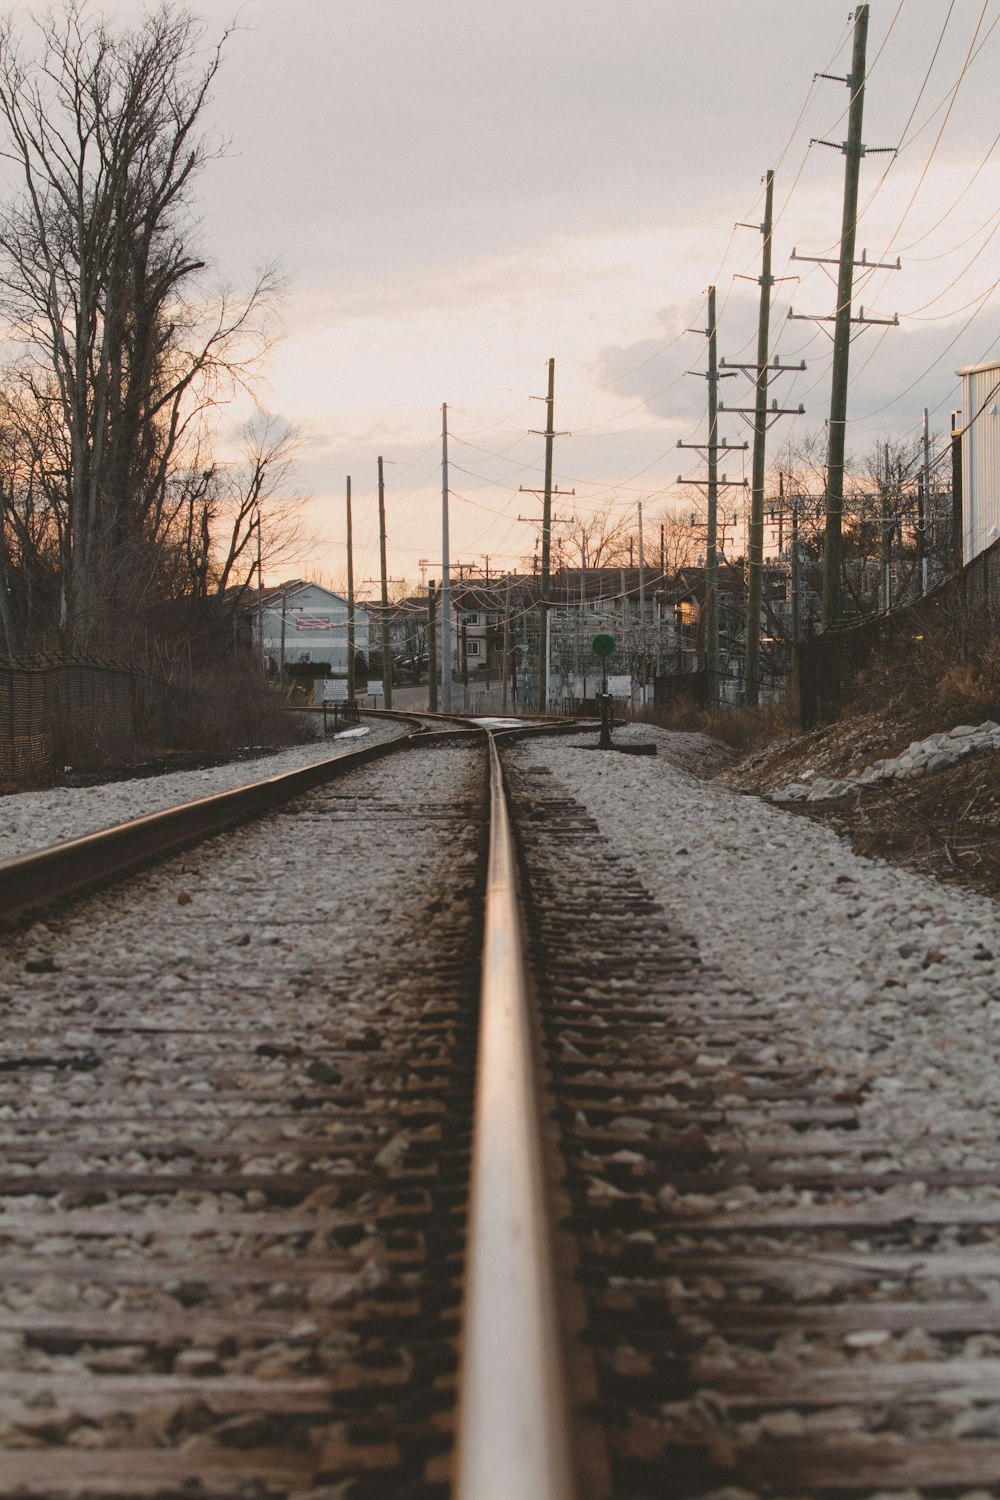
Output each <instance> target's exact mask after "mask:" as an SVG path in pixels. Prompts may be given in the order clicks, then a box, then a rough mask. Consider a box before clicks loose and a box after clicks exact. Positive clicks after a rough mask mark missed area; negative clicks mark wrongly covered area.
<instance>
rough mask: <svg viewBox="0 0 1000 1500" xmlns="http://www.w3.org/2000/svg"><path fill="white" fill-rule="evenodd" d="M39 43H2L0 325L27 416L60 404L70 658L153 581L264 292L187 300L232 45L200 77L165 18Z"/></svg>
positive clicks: (45, 29)
mask: <svg viewBox="0 0 1000 1500" xmlns="http://www.w3.org/2000/svg"><path fill="white" fill-rule="evenodd" d="M35 28H36V37H37V41H38V46H37V49H36V51H35V53H34V54H33V55H32V56H31V57H30V58H28V57H26V55H25V49H24V46H23V44H22V42H21V40H20V38H19V37H18V35H17V34H16V33H15V30H14V26H13V22H12V21H11V20H10V19H9V18H8V19H7V20H6V21H4V22H3V23H2V24H0V131H2V133H3V136H4V137H5V140H4V153H3V154H4V155H6V157H7V158H8V159H9V160H12V161H13V162H14V163H15V164H16V166H17V168H18V170H19V173H20V175H21V178H22V182H23V188H22V191H21V194H20V196H19V198H18V199H17V200H16V201H14V202H13V203H11V204H9V205H8V206H6V207H4V208H3V209H0V310H2V311H3V312H4V313H5V314H6V315H7V317H8V319H9V320H10V322H11V324H12V327H13V331H14V335H15V337H17V338H19V339H20V341H21V343H22V347H23V355H22V360H21V366H20V368H21V372H22V378H23V380H24V381H25V383H26V385H27V387H28V389H29V390H30V391H31V393H32V395H33V397H34V399H35V402H36V404H37V403H38V402H39V401H40V400H42V399H43V398H44V399H45V400H47V401H49V402H50V403H51V398H52V397H53V396H54V397H55V398H56V405H55V406H54V407H53V406H52V405H51V404H50V406H49V408H48V410H49V422H50V425H53V426H58V428H59V429H60V430H59V432H58V434H56V436H57V446H61V447H63V448H64V449H65V472H64V475H63V498H62V508H63V510H64V552H65V555H64V563H65V575H64V583H65V621H66V625H67V627H68V635H69V639H70V640H71V641H72V642H73V644H75V645H77V646H80V645H85V644H92V643H94V642H96V641H106V640H107V639H108V637H109V633H110V632H112V631H113V623H114V621H115V620H116V618H120V617H121V613H122V610H123V609H125V610H129V609H134V608H135V606H136V604H137V602H138V601H137V599H136V595H135V583H136V580H137V579H149V578H150V577H151V576H153V575H155V573H156V567H155V562H154V561H153V560H154V559H155V556H156V553H157V551H158V549H160V548H162V547H164V546H165V545H166V544H167V539H168V537H169V535H170V532H171V528H172V527H173V526H174V525H175V523H176V519H177V514H178V511H179V509H180V508H181V506H182V503H183V502H182V501H181V500H180V499H179V498H178V496H177V494H176V485H174V484H173V483H172V480H173V477H174V475H175V471H176V469H177V468H178V467H183V464H182V462H181V455H182V454H183V452H184V447H185V444H186V443H188V442H190V441H191V440H192V439H193V438H194V437H195V434H196V432H197V429H198V425H199V422H200V420H201V418H202V416H203V415H204V412H205V409H206V406H208V405H211V403H213V402H214V401H215V400H217V399H218V398H219V394H220V382H221V381H222V380H223V379H225V380H228V381H230V382H232V381H234V380H237V381H238V380H240V379H241V378H242V377H243V375H244V373H245V370H246V368H247V366H246V361H247V360H249V359H251V358H252V357H253V355H254V354H257V353H259V352H260V344H259V342H258V341H257V339H256V337H255V335H257V334H258V333H259V330H258V329H256V328H255V326H254V325H255V323H256V320H257V316H258V314H259V313H261V312H262V310H263V307H264V304H265V302H266V300H267V298H268V296H269V294H270V293H271V291H272V290H273V289H274V286H275V280H274V277H273V274H272V273H265V274H264V275H263V276H262V277H261V278H260V280H259V281H258V284H257V285H256V286H255V287H254V288H253V290H252V291H251V293H250V294H249V296H248V297H246V298H244V299H243V300H242V301H238V302H234V301H233V299H232V298H231V297H230V296H229V295H228V294H226V293H224V292H223V293H219V294H217V295H216V296H214V297H211V298H206V297H205V296H204V295H202V296H199V294H198V287H199V279H198V273H199V272H201V271H202V270H203V265H202V262H201V261H200V260H199V259H198V257H197V254H196V252H195V251H193V250H192V248H191V246H190V244H189V239H188V225H187V221H186V211H187V208H188V206H189V202H190V194H191V188H192V183H193V181H194V179H195V177H196V175H197V173H198V171H199V169H200V168H201V167H202V166H203V165H204V163H205V162H206V160H208V159H209V157H210V155H211V154H212V152H213V149H214V148H213V147H212V146H211V145H210V144H209V143H208V142H207V141H206V138H205V136H204V135H203V134H201V133H200V120H201V116H202V114H203V111H204V108H205V104H206V101H207V99H208V95H209V90H210V88H211V85H212V82H213V80H214V78H215V76H216V73H217V71H218V68H219V66H220V62H221V49H222V47H223V45H224V44H225V41H226V37H227V35H228V33H226V34H225V35H223V37H222V39H221V41H220V43H219V44H218V46H217V47H216V48H215V49H214V50H212V51H211V52H210V53H209V55H208V61H207V62H203V61H201V60H200V59H199V48H200V42H201V34H200V31H199V28H198V26H197V25H196V23H195V21H194V20H193V18H192V16H191V15H190V13H188V12H187V11H186V10H184V9H182V8H180V7H179V6H178V5H177V4H176V3H174V0H164V3H162V4H161V5H160V6H159V7H158V8H157V9H156V10H155V11H153V12H151V13H150V14H149V15H147V16H146V17H145V18H144V19H143V20H142V21H140V22H139V23H138V24H137V25H136V26H135V27H134V28H133V29H131V30H127V31H126V30H122V31H119V32H115V31H113V30H112V29H111V27H110V26H109V24H108V23H107V22H106V21H104V20H103V19H100V18H98V19H94V20H92V19H90V12H89V8H88V7H87V6H86V4H84V3H82V0H67V3H66V4H65V6H64V7H63V9H62V10H61V11H58V12H56V13H55V14H49V15H48V16H46V17H45V18H44V19H42V20H39V21H37V22H36V23H35ZM58 503H59V502H56V504H57V507H58Z"/></svg>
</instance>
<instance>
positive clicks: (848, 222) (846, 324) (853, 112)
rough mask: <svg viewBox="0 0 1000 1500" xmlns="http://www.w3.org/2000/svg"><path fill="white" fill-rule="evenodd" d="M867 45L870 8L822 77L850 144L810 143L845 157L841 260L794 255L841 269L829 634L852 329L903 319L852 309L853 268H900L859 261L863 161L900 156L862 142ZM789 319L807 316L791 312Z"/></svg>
mask: <svg viewBox="0 0 1000 1500" xmlns="http://www.w3.org/2000/svg"><path fill="white" fill-rule="evenodd" d="M867 41H868V5H867V4H863V5H859V6H858V7H857V8H856V10H855V12H854V51H853V56H852V59H851V71H850V73H849V75H848V76H847V77H846V78H839V77H836V76H835V75H834V74H831V73H821V74H819V75H818V76H819V77H821V78H830V79H832V80H833V81H834V82H836V83H846V84H847V87H848V88H849V89H850V91H851V104H850V112H849V114H848V121H847V140H846V141H843V142H841V143H838V142H836V141H823V140H820V141H819V142H810V145H812V144H819V145H821V146H829V147H831V148H832V149H833V150H835V151H842V152H843V153H844V158H845V161H844V207H843V216H842V219H841V229H840V256H839V259H838V260H836V261H832V260H826V259H824V258H823V257H822V256H812V255H798V254H797V253H796V251H795V250H794V249H793V250H792V259H793V260H810V261H813V262H814V264H816V265H836V266H837V268H838V271H837V305H836V310H835V312H834V315H833V317H832V318H822V319H813V320H812V321H815V322H827V323H831V322H832V323H833V325H834V330H833V371H832V375H831V388H830V423H829V432H828V437H827V454H826V536H825V540H824V545H823V629H824V630H829V629H831V628H832V627H833V626H835V625H839V624H840V619H841V613H842V587H841V573H842V570H843V515H844V449H845V443H846V437H847V381H848V373H849V366H850V355H851V327H852V325H859V326H860V325H867V324H872V323H883V324H888V325H889V326H891V327H896V326H898V323H899V319H898V317H896V316H893V317H891V318H866V317H865V315H864V308H863V307H861V308H859V309H858V316H857V317H856V318H852V316H851V303H852V299H853V296H854V268H855V266H860V267H861V268H862V269H863V270H865V271H874V270H885V271H898V270H899V268H900V262H899V260H898V259H897V260H896V262H895V263H894V264H893V263H881V264H880V263H878V262H873V261H869V260H868V258H867V255H866V254H865V252H864V251H862V254H861V260H860V261H855V259H854V246H855V240H856V236H857V222H858V185H859V182H860V179H861V158H862V157H863V156H870V155H872V154H873V153H875V152H882V151H888V152H891V153H893V154H895V150H896V148H895V147H894V146H887V147H874V146H864V145H862V142H861V124H862V118H863V115H864V107H865V54H866V49H867ZM788 316H789V317H790V318H795V317H801V316H805V315H804V314H798V313H794V312H792V310H791V309H789V312H788Z"/></svg>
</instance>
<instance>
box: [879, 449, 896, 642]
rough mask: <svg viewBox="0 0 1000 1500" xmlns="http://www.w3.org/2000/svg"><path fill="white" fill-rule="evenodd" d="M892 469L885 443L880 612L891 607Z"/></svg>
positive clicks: (880, 556)
mask: <svg viewBox="0 0 1000 1500" xmlns="http://www.w3.org/2000/svg"><path fill="white" fill-rule="evenodd" d="M891 482H892V471H891V468H890V461H889V444H888V442H887V443H886V444H885V477H884V478H883V479H882V480H881V481H880V483H879V520H880V527H879V530H880V546H879V564H880V566H879V572H880V573H881V585H882V587H881V595H882V613H883V614H884V615H887V614H888V613H889V611H890V610H891V609H892V524H893V515H892V508H891V506H890V503H889V486H890V484H891Z"/></svg>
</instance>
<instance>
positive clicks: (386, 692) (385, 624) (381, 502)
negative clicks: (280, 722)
mask: <svg viewBox="0 0 1000 1500" xmlns="http://www.w3.org/2000/svg"><path fill="white" fill-rule="evenodd" d="M378 551H379V571H380V573H381V575H382V702H383V704H384V706H385V707H386V708H391V707H392V653H391V651H390V649H389V583H388V573H387V569H386V565H385V478H384V476H383V473H382V459H381V458H380V459H379V461H378Z"/></svg>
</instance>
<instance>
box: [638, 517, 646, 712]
mask: <svg viewBox="0 0 1000 1500" xmlns="http://www.w3.org/2000/svg"><path fill="white" fill-rule="evenodd" d="M639 681H640V683H641V687H642V699H641V701H642V706H643V708H645V707H646V562H645V548H644V545H643V537H642V501H641V500H640V501H639Z"/></svg>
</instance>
